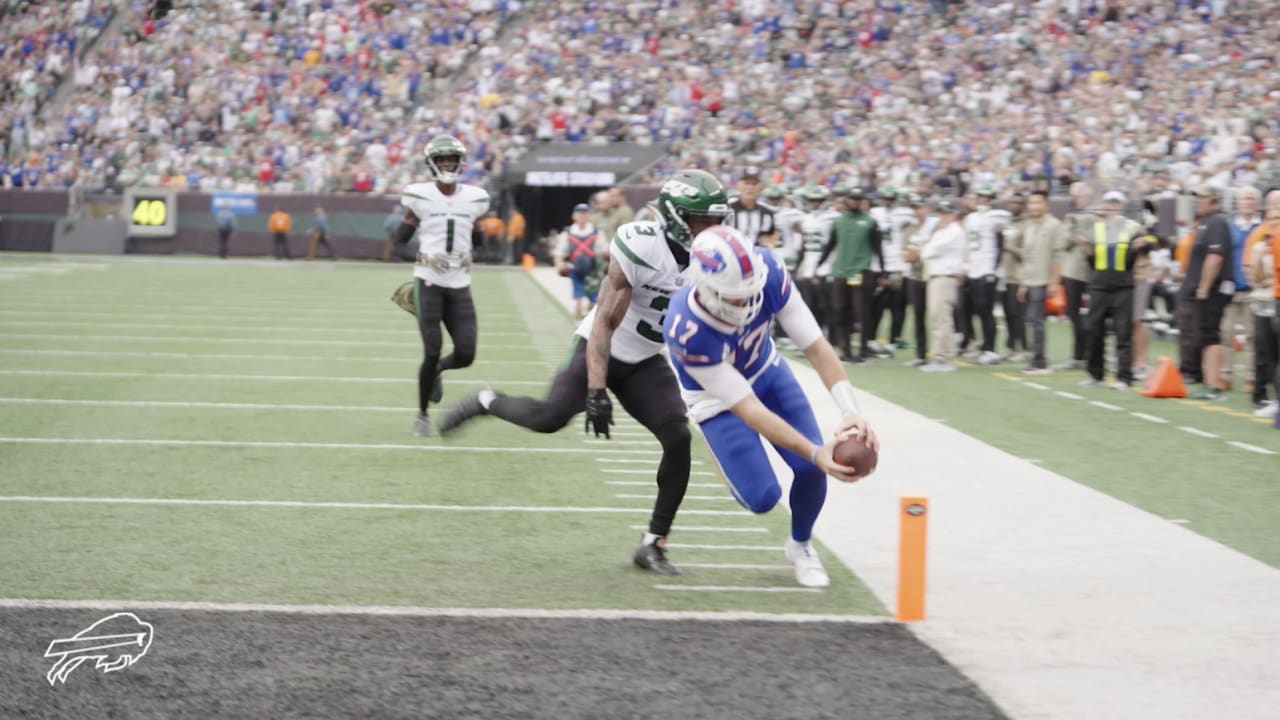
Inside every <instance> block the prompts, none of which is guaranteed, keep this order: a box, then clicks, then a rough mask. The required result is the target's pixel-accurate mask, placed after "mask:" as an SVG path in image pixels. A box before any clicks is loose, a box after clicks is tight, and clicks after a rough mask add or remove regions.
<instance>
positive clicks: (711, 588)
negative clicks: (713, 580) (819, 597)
mask: <svg viewBox="0 0 1280 720" xmlns="http://www.w3.org/2000/svg"><path fill="white" fill-rule="evenodd" d="M654 587H655V588H657V589H658V590H680V591H685V592H757V593H816V592H822V590H820V589H818V588H804V587H755V586H751V585H654Z"/></svg>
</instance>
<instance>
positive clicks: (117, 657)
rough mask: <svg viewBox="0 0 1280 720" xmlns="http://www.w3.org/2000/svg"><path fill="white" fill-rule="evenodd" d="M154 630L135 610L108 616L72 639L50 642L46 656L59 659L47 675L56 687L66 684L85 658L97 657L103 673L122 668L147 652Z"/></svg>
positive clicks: (98, 665)
mask: <svg viewBox="0 0 1280 720" xmlns="http://www.w3.org/2000/svg"><path fill="white" fill-rule="evenodd" d="M152 630H153V628H152V627H151V623H148V622H143V621H141V620H139V619H138V616H137V615H134V614H133V613H127V612H122V613H116V614H115V615H109V616H107V617H105V618H103V619H101V620H99V621H98V622H96V623H94V624H92V625H90V626H89V627H87V628H85V629H84V630H81V631H80V632H78V633H76V634H75V635H72V636H71V637H69V638H63V639H61V640H54V641H53V642H51V643H49V649H48V650H45V651H44V656H45V657H47V658H57V661H55V662H54V663H53V667H51V668H49V673H48V674H47V675H46V676H45V677H47V678H48V679H49V684H50V685H53V686H55V687H56V686H57V685H58V683H66V681H67V678H68V677H69V676H70V675H71V672H72V671H73V670H75V669H76V668H78V667H80V665H81V664H82V663H83V662H84V661H86V660H96V661H97V662H96V663H95V664H94V667H96V668H98V669H99V670H101V671H102V672H104V673H109V672H115V671H117V670H123V669H125V668H127V667H129V666H130V665H132V664H134V663H136V662H138V660H139V659H141V658H142V656H143V655H146V654H147V650H148V649H149V648H150V647H151V637H152Z"/></svg>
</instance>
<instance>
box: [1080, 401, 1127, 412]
mask: <svg viewBox="0 0 1280 720" xmlns="http://www.w3.org/2000/svg"><path fill="white" fill-rule="evenodd" d="M1089 404H1090V405H1093V406H1095V407H1100V408H1102V409H1103V410H1123V409H1124V408H1122V407H1120V406H1119V405H1112V404H1111V403H1105V402H1102V401H1100V400H1090V401H1089Z"/></svg>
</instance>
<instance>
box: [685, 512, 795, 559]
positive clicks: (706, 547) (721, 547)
mask: <svg viewBox="0 0 1280 720" xmlns="http://www.w3.org/2000/svg"><path fill="white" fill-rule="evenodd" d="M680 512H684V510H683V509H682V510H681V511H680ZM744 512H745V511H744ZM667 547H669V548H673V549H677V550H768V551H769V552H781V551H782V548H781V547H780V546H775V545H684V544H681V543H667Z"/></svg>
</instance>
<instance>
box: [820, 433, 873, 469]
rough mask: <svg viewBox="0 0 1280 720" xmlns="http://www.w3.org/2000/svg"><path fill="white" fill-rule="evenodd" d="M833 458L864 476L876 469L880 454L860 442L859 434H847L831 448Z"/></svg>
mask: <svg viewBox="0 0 1280 720" xmlns="http://www.w3.org/2000/svg"><path fill="white" fill-rule="evenodd" d="M831 450H832V452H831V454H832V457H833V459H834V460H835V461H836V462H838V463H840V464H841V465H848V466H849V467H851V468H853V469H855V470H857V471H858V475H859V476H861V477H866V476H867V475H870V474H871V473H872V472H874V471H875V469H876V463H877V462H879V460H880V455H879V454H878V453H877V452H876V451H875V450H872V449H871V448H869V447H867V446H866V445H865V444H864V443H863V442H862V436H861V435H849V436H848V437H846V438H844V439H843V440H841V441H840V442H837V443H836V446H835V447H834V448H832V449H831Z"/></svg>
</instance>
